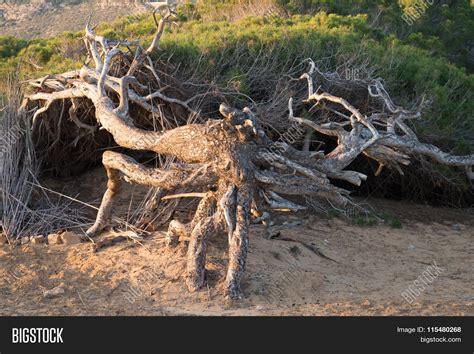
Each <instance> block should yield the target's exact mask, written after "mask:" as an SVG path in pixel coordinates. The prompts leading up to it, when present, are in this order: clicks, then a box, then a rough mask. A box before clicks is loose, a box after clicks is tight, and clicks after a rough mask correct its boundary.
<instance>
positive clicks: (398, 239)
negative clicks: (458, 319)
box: [0, 201, 474, 315]
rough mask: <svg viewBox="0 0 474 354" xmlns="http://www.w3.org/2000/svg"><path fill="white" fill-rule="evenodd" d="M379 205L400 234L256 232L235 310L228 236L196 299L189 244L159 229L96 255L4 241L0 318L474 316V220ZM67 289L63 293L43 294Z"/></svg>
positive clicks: (309, 221) (321, 228)
mask: <svg viewBox="0 0 474 354" xmlns="http://www.w3.org/2000/svg"><path fill="white" fill-rule="evenodd" d="M374 203H375V204H376V205H377V207H378V208H382V209H383V210H385V211H386V212H387V213H391V215H394V216H396V217H397V218H399V219H400V220H402V223H403V225H402V228H401V229H399V228H393V227H390V226H388V225H377V226H370V227H359V226H355V225H353V224H351V223H349V222H347V221H344V220H340V219H337V218H332V219H329V218H323V217H316V216H305V215H302V216H298V217H291V216H287V217H285V219H281V220H280V223H281V222H282V221H283V222H286V223H287V224H286V225H281V226H280V237H279V238H280V239H276V240H271V241H269V240H265V239H264V238H263V230H262V228H261V227H260V226H253V227H252V232H251V247H250V254H249V259H248V268H247V272H246V276H245V279H244V281H243V288H244V298H243V299H242V300H241V301H239V302H237V303H235V304H233V305H229V304H226V303H225V302H224V301H223V299H222V296H221V293H220V284H221V282H222V279H223V277H224V275H225V266H226V257H225V255H226V248H225V242H224V240H223V239H222V240H213V241H212V244H211V247H210V248H209V261H208V266H207V269H208V272H207V283H208V288H206V289H204V290H202V291H200V292H197V293H194V294H190V293H188V292H187V291H186V290H185V286H184V283H183V279H182V277H181V275H182V269H183V267H184V253H185V247H184V246H183V245H182V246H180V247H178V248H177V249H175V250H172V251H169V250H166V249H165V248H164V244H163V239H162V234H155V235H154V237H152V238H150V239H148V240H146V241H145V242H144V243H143V244H141V245H140V244H137V243H133V242H128V243H123V244H119V245H116V246H113V247H111V248H107V249H104V250H103V251H100V252H99V253H92V252H91V247H90V244H81V245H78V246H63V245H57V246H46V245H31V244H30V245H25V246H22V247H19V246H17V247H11V246H8V245H5V246H1V247H0V269H1V272H2V273H3V274H2V278H1V279H0V295H1V297H0V299H1V300H0V315H64V314H67V315H418V314H420V315H474V309H473V304H474V282H473V280H474V278H473V274H474V272H473V270H474V267H473V265H474V246H473V245H474V244H473V241H474V217H473V215H472V213H469V211H459V210H450V209H441V208H432V207H426V206H420V205H414V204H407V203H399V202H389V201H373V202H372V204H374ZM281 239H292V240H295V241H296V242H293V241H289V240H286V241H282V240H281ZM316 248H319V249H320V251H322V252H323V254H325V255H326V256H327V257H329V258H332V259H333V260H335V262H334V261H331V260H328V259H326V258H323V257H321V256H319V255H317V254H316V253H317V252H316V253H315V252H314V250H315V249H316ZM433 262H436V264H437V265H438V266H439V267H440V268H441V269H442V270H443V271H442V272H441V274H439V276H437V278H436V279H435V280H434V281H433V282H432V283H431V284H430V285H429V286H428V287H427V288H426V289H425V290H424V292H423V293H422V294H421V295H419V297H417V298H416V300H415V301H414V302H413V303H412V304H410V303H408V302H407V301H405V300H404V298H403V297H402V296H401V293H402V292H404V291H405V290H406V289H407V287H408V286H410V285H411V284H412V283H413V281H414V280H416V279H417V277H418V276H420V275H421V274H422V273H423V271H425V270H426V269H427V267H428V266H429V265H430V264H432V263H433ZM61 283H62V284H64V288H65V293H64V294H63V295H61V296H59V297H57V298H52V299H46V298H44V296H43V289H52V288H54V287H56V286H58V285H60V284H61Z"/></svg>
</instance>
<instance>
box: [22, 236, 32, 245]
mask: <svg viewBox="0 0 474 354" xmlns="http://www.w3.org/2000/svg"><path fill="white" fill-rule="evenodd" d="M20 242H21V244H22V245H26V244H27V243H28V242H30V239H29V238H28V237H22V238H21V241H20Z"/></svg>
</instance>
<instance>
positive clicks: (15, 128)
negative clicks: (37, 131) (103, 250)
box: [0, 76, 85, 241]
mask: <svg viewBox="0 0 474 354" xmlns="http://www.w3.org/2000/svg"><path fill="white" fill-rule="evenodd" d="M8 80H9V82H8V87H9V90H8V93H7V97H6V102H4V104H2V105H1V106H3V107H4V108H3V109H2V110H1V112H0V136H1V137H2V139H1V145H0V149H1V151H0V154H1V156H0V193H1V194H0V195H1V204H0V212H1V219H0V222H1V227H2V229H3V233H4V234H5V235H6V236H7V238H8V239H9V240H10V241H12V240H14V239H18V238H20V237H25V236H32V235H47V234H48V233H50V232H54V231H57V230H58V229H61V228H66V227H78V226H82V225H83V224H84V222H85V220H84V218H83V213H82V212H81V210H80V209H79V210H78V209H77V207H76V206H74V207H72V206H71V204H72V201H67V200H64V199H63V198H51V197H50V196H48V194H47V193H46V192H45V191H44V190H43V189H42V188H41V186H40V184H39V182H38V179H37V178H38V175H39V172H40V163H39V161H37V159H36V156H35V150H34V145H33V142H32V139H31V127H30V124H29V120H28V118H27V114H26V113H25V112H20V111H19V107H20V103H21V99H22V92H21V90H20V88H19V86H18V85H17V81H16V77H15V76H10V77H9V79H8Z"/></svg>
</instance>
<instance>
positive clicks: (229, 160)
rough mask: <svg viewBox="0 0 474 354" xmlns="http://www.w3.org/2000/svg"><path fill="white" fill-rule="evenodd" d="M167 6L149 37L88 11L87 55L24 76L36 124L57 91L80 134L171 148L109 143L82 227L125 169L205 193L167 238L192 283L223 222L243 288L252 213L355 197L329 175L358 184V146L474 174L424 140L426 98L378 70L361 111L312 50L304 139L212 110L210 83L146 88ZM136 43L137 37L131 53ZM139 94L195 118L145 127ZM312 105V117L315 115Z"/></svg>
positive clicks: (231, 291) (224, 109) (106, 214)
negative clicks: (53, 71)
mask: <svg viewBox="0 0 474 354" xmlns="http://www.w3.org/2000/svg"><path fill="white" fill-rule="evenodd" d="M172 17H173V13H172V11H170V10H168V11H167V13H166V14H163V16H162V17H161V19H160V20H158V19H157V18H156V16H155V14H154V18H155V23H156V28H157V30H156V34H155V36H154V39H153V41H152V43H151V45H150V46H149V47H148V48H147V49H144V48H142V47H141V46H140V45H139V44H138V43H135V42H131V41H125V40H124V41H115V40H109V39H107V38H104V37H102V36H98V35H96V34H95V33H94V31H93V30H92V29H91V27H90V25H89V23H88V24H87V26H86V32H85V38H84V41H85V43H86V48H87V50H88V52H89V57H90V60H89V63H92V65H89V64H86V65H85V66H84V67H83V68H82V69H81V70H78V71H71V72H67V73H63V74H57V75H48V76H46V77H43V78H40V79H37V80H30V81H29V84H30V86H31V87H33V88H34V92H33V93H31V94H28V95H27V96H26V99H25V102H24V104H23V106H22V109H23V110H25V111H26V112H34V114H32V126H33V130H35V129H38V127H39V126H40V125H41V122H42V119H43V118H44V115H45V114H48V112H49V111H50V110H51V109H52V108H53V107H55V104H57V103H58V102H62V103H63V106H62V107H63V109H64V102H68V107H69V109H68V113H69V118H70V120H71V121H72V122H73V123H74V124H75V125H76V126H77V128H78V130H79V131H80V132H81V134H85V135H88V134H95V133H96V132H97V131H98V129H99V128H100V129H104V130H106V131H107V132H108V133H110V135H111V136H112V137H113V139H114V141H115V142H116V143H117V144H118V145H119V146H121V147H123V148H126V149H130V150H139V151H142V150H143V151H151V152H154V153H156V154H159V155H165V156H172V157H174V158H175V159H176V160H175V161H174V162H173V163H171V164H170V165H169V166H167V168H164V167H163V166H159V167H156V168H152V167H147V166H145V165H143V164H141V163H139V162H138V161H136V160H135V159H133V158H131V157H129V156H127V155H125V154H122V153H118V152H112V151H107V152H105V153H104V154H103V159H102V161H103V165H104V167H105V169H106V171H107V175H108V184H107V191H106V192H105V194H104V196H103V199H102V204H101V206H100V210H99V212H98V215H97V219H96V222H95V224H94V225H93V226H92V227H91V228H90V229H89V230H88V231H87V234H88V235H89V236H90V237H93V236H96V235H97V234H99V233H100V232H101V231H102V230H103V229H104V228H105V227H107V226H108V225H109V223H110V218H111V212H112V209H113V202H114V199H115V198H116V196H117V193H118V192H119V189H120V185H121V183H122V181H123V180H125V181H127V182H129V183H136V184H142V185H147V186H150V187H158V188H160V189H162V190H165V191H168V192H170V193H171V194H173V193H175V192H176V191H179V194H177V195H174V196H173V195H171V196H167V197H165V198H173V197H176V198H182V197H186V196H192V197H199V198H201V201H200V203H199V205H198V207H197V209H196V212H195V215H194V218H193V220H192V221H191V222H189V223H187V224H184V223H181V222H179V221H178V220H172V221H171V223H170V225H169V229H168V233H167V243H168V245H169V246H170V247H172V246H174V245H176V243H177V242H179V239H180V238H182V237H186V238H189V239H190V242H189V248H188V254H187V269H186V282H187V285H188V288H189V289H190V290H191V291H194V290H197V289H199V288H201V287H202V286H203V285H204V274H205V262H206V243H207V240H208V238H209V237H210V236H212V235H214V234H218V233H223V232H226V233H227V235H228V243H229V263H228V271H227V276H226V280H225V289H226V295H227V296H229V297H230V298H237V297H239V294H240V279H241V277H242V274H243V272H244V269H245V262H246V257H247V250H248V243H249V224H250V222H251V217H252V216H254V217H255V219H256V220H257V221H260V222H263V223H264V224H265V225H269V218H270V211H271V210H272V209H286V210H292V211H296V210H302V209H306V208H307V206H306V205H305V204H304V202H301V197H305V196H306V197H315V198H319V199H322V200H326V201H328V202H329V203H331V204H332V205H335V206H338V207H342V208H343V207H346V206H347V205H348V204H349V203H351V201H350V199H349V197H348V194H349V191H347V190H345V189H342V188H340V187H337V186H336V185H334V183H333V181H334V180H341V181H345V182H348V183H350V184H352V185H355V186H360V185H361V183H362V182H363V181H364V180H365V179H366V178H367V176H366V175H364V174H363V173H360V172H357V171H350V170H347V168H348V166H349V165H350V164H351V163H352V162H353V161H354V160H355V159H356V158H357V157H358V156H359V155H361V154H364V155H366V156H367V157H369V158H371V159H373V160H375V161H377V162H378V163H379V170H378V171H377V173H380V171H381V170H382V168H384V167H387V168H394V169H396V170H398V171H399V172H400V173H403V172H402V167H403V166H404V165H408V164H409V163H410V156H413V155H425V156H428V157H430V158H431V159H433V160H434V161H436V162H438V163H441V164H445V165H450V166H458V167H462V168H465V169H466V171H467V176H468V178H469V179H471V180H472V179H474V174H473V172H472V165H474V155H469V156H452V155H450V154H447V153H444V152H442V151H441V150H439V149H438V148H437V147H435V146H433V145H430V144H425V143H423V142H420V141H419V140H418V138H417V137H416V134H415V133H414V132H413V131H412V130H411V129H410V127H409V125H408V124H407V121H409V120H411V119H416V118H419V117H420V116H421V111H422V109H423V107H424V105H425V103H424V102H421V103H420V104H419V106H418V108H417V109H415V110H406V109H403V108H402V107H398V106H397V105H395V104H394V102H393V101H392V99H391V98H390V96H389V94H388V93H387V91H386V90H385V88H384V85H383V82H382V81H381V80H375V81H371V82H367V83H364V85H366V86H365V87H366V89H367V90H368V95H369V96H370V97H371V98H372V99H373V100H374V101H375V102H377V104H378V107H380V110H379V111H377V112H372V113H371V114H370V115H369V114H365V113H363V112H362V111H361V110H360V109H358V108H357V107H356V106H355V105H353V104H351V103H349V102H348V101H347V100H346V99H344V98H342V97H339V96H336V95H334V94H331V93H329V92H325V91H323V89H322V86H318V87H316V85H315V80H317V82H316V84H321V85H322V84H323V83H324V82H330V83H333V84H336V85H341V84H342V85H344V84H348V83H347V82H337V80H339V79H338V78H337V77H334V76H331V75H330V74H325V73H322V72H321V71H319V70H318V68H317V66H316V65H315V63H314V62H313V61H312V60H310V59H308V61H307V64H308V67H309V70H308V71H307V72H306V73H304V74H303V75H302V76H301V77H300V80H301V81H304V82H305V84H306V85H307V91H308V94H307V97H306V98H305V100H304V102H302V103H298V107H304V106H305V105H306V106H308V107H310V108H309V109H308V110H307V111H306V114H305V118H301V117H297V116H296V115H295V109H294V103H295V102H294V99H293V98H291V99H290V100H289V102H288V112H289V114H288V130H289V131H290V130H291V129H293V130H294V131H297V132H298V134H303V135H304V136H305V137H306V138H304V140H305V141H304V144H303V147H302V148H301V147H300V146H298V144H292V143H289V142H288V139H281V136H280V137H277V138H275V137H272V138H270V136H269V135H268V134H267V132H268V129H267V128H268V127H267V126H266V123H265V120H262V119H260V118H259V116H258V113H257V112H253V111H252V109H251V108H249V107H245V108H243V109H242V110H240V109H234V108H232V107H229V106H228V105H226V104H221V105H220V107H219V112H220V114H221V116H222V117H221V119H207V118H206V117H202V116H201V113H200V112H199V110H198V109H197V108H196V107H195V106H194V105H193V104H194V102H196V101H197V100H198V99H200V98H202V97H203V96H205V95H207V94H208V93H199V94H197V95H194V96H192V97H190V98H187V99H181V98H177V97H175V96H171V95H168V94H167V93H166V88H167V87H166V86H164V87H162V88H161V89H154V90H153V91H151V92H150V87H156V86H160V83H161V80H162V78H161V77H160V74H159V73H158V72H157V70H156V68H155V65H154V63H153V60H152V59H151V54H152V53H153V52H154V51H156V50H157V49H158V47H159V42H160V39H161V36H162V35H163V31H164V28H165V26H166V23H168V22H170V21H171V19H172ZM130 48H135V51H134V53H135V54H134V55H132V56H131V55H130V52H131V49H130ZM125 49H127V51H126V50H125ZM112 68H113V70H112ZM149 81H152V82H154V83H155V84H156V86H153V85H150V84H149V83H148V82H149ZM358 85H359V86H360V83H358ZM84 102H87V104H88V105H92V106H93V108H94V118H95V120H96V123H94V124H93V125H91V124H90V122H88V123H86V122H84V119H83V117H81V114H80V112H81V110H80V108H79V107H81V106H83V105H84ZM132 105H133V106H134V107H139V108H140V109H141V110H143V111H145V112H149V113H150V114H158V115H160V116H161V118H162V119H164V120H166V119H167V118H166V113H164V111H163V109H162V107H163V106H173V107H179V108H180V109H181V110H183V111H185V112H186V116H188V117H189V116H190V117H193V119H195V120H196V121H197V123H189V124H186V123H185V122H186V120H185V119H183V120H182V122H181V124H178V125H181V126H178V127H176V128H173V129H163V130H162V131H152V130H146V129H142V128H139V127H138V126H137V124H136V119H135V118H134V117H133V113H132V112H131V106H132ZM310 113H312V114H314V115H315V116H316V117H317V119H310V118H309V117H310ZM61 117H62V114H61ZM59 119H61V118H59ZM314 131H316V132H318V133H319V134H322V135H324V136H328V137H332V138H334V139H335V140H336V143H337V146H336V148H335V149H333V150H332V151H330V152H324V151H312V150H311V144H309V143H308V141H307V140H308V139H310V136H311V132H314ZM295 196H296V197H298V198H300V201H298V200H296V199H297V198H296V199H295V198H294V197H295ZM162 197H164V196H162Z"/></svg>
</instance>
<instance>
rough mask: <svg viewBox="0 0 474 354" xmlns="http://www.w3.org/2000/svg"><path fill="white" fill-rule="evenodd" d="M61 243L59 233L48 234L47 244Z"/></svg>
mask: <svg viewBox="0 0 474 354" xmlns="http://www.w3.org/2000/svg"><path fill="white" fill-rule="evenodd" d="M62 243H63V240H62V239H61V235H59V234H50V235H48V244H49V245H60V244H62Z"/></svg>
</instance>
